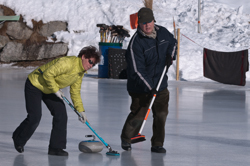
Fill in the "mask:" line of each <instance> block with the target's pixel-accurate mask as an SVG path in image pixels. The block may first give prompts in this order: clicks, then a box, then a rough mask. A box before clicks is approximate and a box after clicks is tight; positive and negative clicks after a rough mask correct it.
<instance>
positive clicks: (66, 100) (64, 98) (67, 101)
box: [62, 95, 109, 147]
mask: <svg viewBox="0 0 250 166" xmlns="http://www.w3.org/2000/svg"><path fill="white" fill-rule="evenodd" d="M62 98H63V100H64V101H65V102H66V103H67V104H68V105H69V106H70V107H71V108H72V109H73V110H74V111H75V113H76V114H77V115H78V116H79V117H80V118H83V117H82V115H81V114H80V113H79V112H78V111H77V110H76V109H75V107H74V106H73V104H71V103H70V102H69V100H68V99H67V98H66V97H65V96H63V95H62ZM85 124H86V125H87V126H88V127H89V129H90V130H91V131H92V132H93V133H94V134H95V135H96V136H97V137H98V138H99V139H100V140H101V141H102V143H103V144H104V145H105V146H106V147H108V146H109V145H108V144H107V143H106V142H105V141H104V140H103V139H102V138H101V137H100V136H99V135H98V134H97V133H96V132H95V130H94V129H93V128H92V127H91V126H90V125H89V122H88V121H86V122H85Z"/></svg>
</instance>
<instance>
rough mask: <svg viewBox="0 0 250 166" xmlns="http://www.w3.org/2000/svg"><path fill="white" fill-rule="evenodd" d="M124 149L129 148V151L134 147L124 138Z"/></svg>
mask: <svg viewBox="0 0 250 166" xmlns="http://www.w3.org/2000/svg"><path fill="white" fill-rule="evenodd" d="M122 149H124V150H127V151H130V150H131V149H132V148H131V143H128V142H127V141H124V140H123V139H122Z"/></svg>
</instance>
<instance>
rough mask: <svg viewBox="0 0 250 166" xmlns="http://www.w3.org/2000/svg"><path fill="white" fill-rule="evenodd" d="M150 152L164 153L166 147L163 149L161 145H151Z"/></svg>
mask: <svg viewBox="0 0 250 166" xmlns="http://www.w3.org/2000/svg"><path fill="white" fill-rule="evenodd" d="M151 152H156V153H166V149H164V148H163V147H162V146H152V147H151Z"/></svg>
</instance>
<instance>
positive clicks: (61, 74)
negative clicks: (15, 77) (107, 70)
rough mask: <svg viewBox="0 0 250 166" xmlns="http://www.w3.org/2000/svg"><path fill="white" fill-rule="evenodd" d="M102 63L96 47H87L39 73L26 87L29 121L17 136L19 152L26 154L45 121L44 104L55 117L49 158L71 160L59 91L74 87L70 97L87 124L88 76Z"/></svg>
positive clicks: (34, 73)
mask: <svg viewBox="0 0 250 166" xmlns="http://www.w3.org/2000/svg"><path fill="white" fill-rule="evenodd" d="M99 61H100V54H99V52H98V51H97V49H96V48H95V47H93V46H88V47H84V48H83V49H82V50H81V51H80V52H79V54H78V57H76V56H66V57H61V58H57V59H54V60H52V61H51V62H49V63H47V64H45V65H43V66H41V67H39V68H37V69H35V70H34V71H33V72H32V73H30V74H29V75H28V78H27V80H26V83H25V102H26V110H27V113H28V115H27V117H26V119H24V121H23V122H22V123H21V124H20V125H19V126H18V127H17V129H16V130H15V131H14V133H13V136H12V138H13V141H14V146H15V149H16V150H17V151H18V152H19V153H22V152H24V145H25V144H26V142H27V141H28V140H29V139H30V137H31V136H32V134H33V133H34V132H35V130H36V128H37V126H38V125H39V122H40V120H41V115H42V112H41V100H42V101H43V102H44V103H45V105H46V106H47V107H48V109H49V110H50V112H51V115H52V116H53V126H52V131H51V135H50V143H49V150H48V154H49V155H58V156H68V152H66V151H64V150H63V149H65V148H66V134H67V133H66V132H67V112H66V108H65V104H64V102H63V100H62V97H61V91H60V90H59V89H62V88H65V87H67V86H70V96H71V99H72V101H73V104H74V106H75V108H76V109H77V110H78V111H79V112H80V114H81V115H82V117H83V119H80V121H82V122H83V123H85V121H86V120H87V117H86V115H85V110H84V108H83V104H82V99H81V94H80V91H81V84H82V78H83V76H84V73H85V72H86V71H87V70H89V69H90V68H92V67H93V66H94V65H95V64H96V63H99Z"/></svg>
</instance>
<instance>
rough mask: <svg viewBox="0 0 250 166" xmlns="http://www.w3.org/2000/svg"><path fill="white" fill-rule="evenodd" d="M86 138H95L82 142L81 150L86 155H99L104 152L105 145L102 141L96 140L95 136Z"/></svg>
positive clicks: (80, 144)
mask: <svg viewBox="0 0 250 166" xmlns="http://www.w3.org/2000/svg"><path fill="white" fill-rule="evenodd" d="M85 137H93V139H92V140H86V141H81V142H80V143H79V146H78V148H79V150H80V151H81V152H85V153H97V152H100V151H102V149H103V145H102V143H101V142H100V141H96V140H95V136H94V135H86V136H85Z"/></svg>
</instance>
